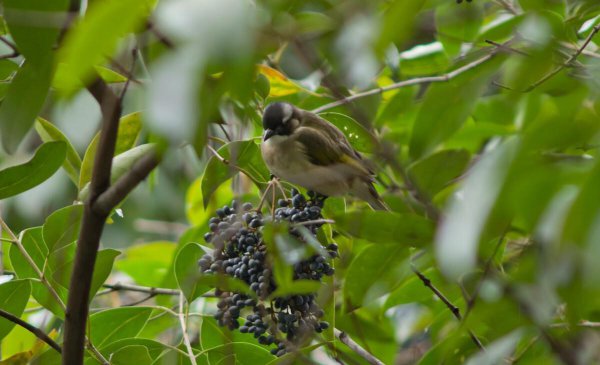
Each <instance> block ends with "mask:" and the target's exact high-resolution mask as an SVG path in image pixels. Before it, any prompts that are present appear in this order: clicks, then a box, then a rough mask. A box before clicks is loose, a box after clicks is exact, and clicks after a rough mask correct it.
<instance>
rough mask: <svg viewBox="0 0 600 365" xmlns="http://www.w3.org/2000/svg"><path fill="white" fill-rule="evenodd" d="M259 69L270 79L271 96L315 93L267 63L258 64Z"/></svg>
mask: <svg viewBox="0 0 600 365" xmlns="http://www.w3.org/2000/svg"><path fill="white" fill-rule="evenodd" d="M258 71H259V72H260V73H261V74H263V75H265V77H266V78H267V79H268V80H269V84H270V86H271V90H270V92H269V96H271V97H279V96H286V95H291V94H296V93H299V92H305V93H309V94H314V93H312V92H311V91H309V90H307V89H304V88H302V87H301V86H299V85H297V84H296V83H294V82H293V81H291V80H290V79H288V78H287V77H286V76H285V75H284V74H282V73H281V72H279V71H277V70H275V69H274V68H271V67H269V66H266V65H258Z"/></svg>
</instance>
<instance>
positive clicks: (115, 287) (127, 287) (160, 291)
mask: <svg viewBox="0 0 600 365" xmlns="http://www.w3.org/2000/svg"><path fill="white" fill-rule="evenodd" d="M102 286H103V287H104V288H108V289H111V290H112V291H122V290H123V291H134V292H138V293H148V294H154V295H179V294H180V293H181V291H179V290H177V289H167V288H154V287H147V286H139V285H131V284H121V283H115V284H104V285H102Z"/></svg>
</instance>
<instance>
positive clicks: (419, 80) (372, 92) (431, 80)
mask: <svg viewBox="0 0 600 365" xmlns="http://www.w3.org/2000/svg"><path fill="white" fill-rule="evenodd" d="M509 42H510V41H509ZM509 42H506V43H504V45H506V44H508V43H509ZM497 52H498V47H496V48H495V49H494V50H492V51H491V52H490V53H489V54H487V55H485V56H484V57H481V58H479V59H477V60H475V61H473V62H471V63H468V64H466V65H464V66H462V67H459V68H457V69H456V70H454V71H451V72H448V73H447V74H444V75H439V76H426V77H417V78H414V79H409V80H404V81H400V82H397V83H394V84H391V85H387V86H382V87H378V88H375V89H371V90H367V91H364V92H361V93H358V94H354V95H351V96H347V97H344V98H342V99H339V100H336V101H334V102H331V103H328V104H325V105H321V106H320V107H318V108H316V109H313V110H312V112H313V113H321V112H323V111H325V110H329V109H332V108H335V107H338V106H341V105H345V104H348V103H351V102H353V101H355V100H357V99H361V98H364V97H367V96H372V95H377V94H382V93H384V92H386V91H391V90H396V89H400V88H403V87H407V86H413V85H420V84H428V83H436V82H448V81H450V80H452V79H453V78H455V77H457V76H458V75H460V74H462V73H464V72H466V71H469V70H472V69H474V68H476V67H477V66H479V65H481V64H484V63H486V62H488V61H489V60H491V59H492V58H494V56H495V55H496V54H497Z"/></svg>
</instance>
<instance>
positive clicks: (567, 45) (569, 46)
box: [560, 42, 600, 58]
mask: <svg viewBox="0 0 600 365" xmlns="http://www.w3.org/2000/svg"><path fill="white" fill-rule="evenodd" d="M560 45H561V46H563V47H565V48H568V49H570V50H572V51H576V50H578V49H579V47H577V46H574V45H572V44H570V43H567V42H560ZM581 54H582V55H584V56H588V57H592V58H600V54H598V53H596V52H594V51H589V50H587V49H584V50H583V51H581Z"/></svg>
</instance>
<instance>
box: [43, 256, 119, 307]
mask: <svg viewBox="0 0 600 365" xmlns="http://www.w3.org/2000/svg"><path fill="white" fill-rule="evenodd" d="M74 249H75V247H74V245H73V247H72V248H71V247H68V248H64V249H63V251H65V250H68V251H70V252H69V253H66V252H62V253H60V254H58V255H53V257H51V259H49V266H50V267H51V268H52V269H53V271H54V274H53V275H52V278H53V279H54V280H56V282H57V283H58V284H60V285H62V286H63V287H64V288H67V289H68V288H69V284H70V281H71V276H72V273H73V263H74V258H75V257H74V256H75V250H74ZM57 253H58V251H57ZM120 253H121V252H120V251H117V250H114V249H111V248H107V249H104V250H100V251H98V256H97V257H96V263H95V265H94V274H93V276H92V284H91V286H90V301H91V300H92V299H93V297H94V295H95V294H96V292H97V291H98V289H100V287H101V286H102V284H104V282H105V281H106V278H108V276H109V275H110V272H111V270H112V267H113V263H114V261H115V258H117V256H119V254H120Z"/></svg>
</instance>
